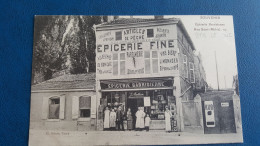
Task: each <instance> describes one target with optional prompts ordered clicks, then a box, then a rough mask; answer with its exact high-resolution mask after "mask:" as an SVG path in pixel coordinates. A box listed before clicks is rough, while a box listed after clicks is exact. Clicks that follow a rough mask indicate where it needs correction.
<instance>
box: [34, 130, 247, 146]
mask: <svg viewBox="0 0 260 146" xmlns="http://www.w3.org/2000/svg"><path fill="white" fill-rule="evenodd" d="M242 141H243V136H242V134H241V133H232V134H192V133H186V132H176V133H166V132H164V131H149V132H146V131H88V132H87V131H50V130H32V129H31V130H30V138H29V145H30V146H46V145H50V146H52V145H62V146H63V145H64V146H72V145H73V146H81V145H165V144H206V143H241V142H242Z"/></svg>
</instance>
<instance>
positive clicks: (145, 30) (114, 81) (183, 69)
mask: <svg viewBox="0 0 260 146" xmlns="http://www.w3.org/2000/svg"><path fill="white" fill-rule="evenodd" d="M95 32H96V95H97V107H98V109H97V111H98V113H97V117H98V120H97V130H103V126H104V123H103V122H104V109H105V108H106V107H108V108H109V109H110V110H111V109H112V108H114V107H119V106H121V107H122V109H123V111H124V112H126V111H127V110H128V108H130V109H131V111H132V116H133V118H134V119H133V120H135V113H136V111H137V108H138V107H142V109H143V110H144V112H145V113H146V114H149V115H150V117H151V122H150V129H161V130H164V129H165V115H164V112H165V107H166V106H168V107H169V108H170V110H171V113H172V115H173V116H172V118H173V119H174V120H172V121H173V123H172V125H173V126H172V128H173V129H174V130H173V131H183V130H184V126H185V125H184V120H183V119H184V115H183V107H182V101H186V100H192V99H193V91H192V87H193V84H194V83H195V80H194V67H193V66H194V65H193V64H194V61H193V55H194V54H193V51H194V50H195V48H194V46H193V43H192V41H191V40H190V37H189V35H188V34H187V32H186V30H185V28H184V26H183V24H182V23H181V21H180V20H179V19H175V18H172V19H157V20H156V19H138V18H136V19H135V18H133V19H124V18H122V19H118V20H114V21H112V22H110V23H104V24H101V25H98V26H96V27H95ZM134 122H135V121H134ZM134 122H133V123H134Z"/></svg>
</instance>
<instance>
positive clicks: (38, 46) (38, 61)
mask: <svg viewBox="0 0 260 146" xmlns="http://www.w3.org/2000/svg"><path fill="white" fill-rule="evenodd" d="M66 20H67V21H66ZM67 25H68V18H66V16H37V17H35V32H34V51H33V62H32V76H33V79H32V81H34V76H35V73H37V72H38V73H42V74H43V76H44V79H45V80H47V79H50V78H51V77H52V74H53V73H54V72H56V71H58V70H61V69H62V68H63V67H64V66H63V65H64V62H65V61H66V52H65V51H64V43H63V41H62V40H63V35H64V33H65V31H66V26H67Z"/></svg>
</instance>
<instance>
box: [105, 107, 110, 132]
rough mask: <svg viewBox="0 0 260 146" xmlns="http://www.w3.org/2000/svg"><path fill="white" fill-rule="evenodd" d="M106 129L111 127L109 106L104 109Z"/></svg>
mask: <svg viewBox="0 0 260 146" xmlns="http://www.w3.org/2000/svg"><path fill="white" fill-rule="evenodd" d="M104 115H105V116H104V130H108V128H109V115H110V110H109V109H108V107H106V110H105V111H104Z"/></svg>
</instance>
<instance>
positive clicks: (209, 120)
mask: <svg viewBox="0 0 260 146" xmlns="http://www.w3.org/2000/svg"><path fill="white" fill-rule="evenodd" d="M204 109H205V119H206V126H207V127H215V116H214V105H213V101H205V102H204Z"/></svg>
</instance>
